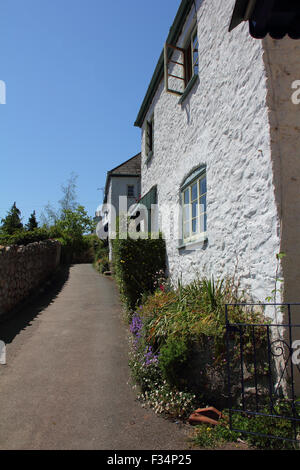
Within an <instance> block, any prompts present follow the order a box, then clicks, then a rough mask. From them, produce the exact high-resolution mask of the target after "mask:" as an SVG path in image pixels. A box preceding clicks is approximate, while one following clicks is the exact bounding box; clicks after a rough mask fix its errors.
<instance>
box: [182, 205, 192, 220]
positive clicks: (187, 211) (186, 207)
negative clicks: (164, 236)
mask: <svg viewBox="0 0 300 470" xmlns="http://www.w3.org/2000/svg"><path fill="white" fill-rule="evenodd" d="M189 219H190V206H189V205H184V206H183V220H184V222H187V221H188V220H189Z"/></svg>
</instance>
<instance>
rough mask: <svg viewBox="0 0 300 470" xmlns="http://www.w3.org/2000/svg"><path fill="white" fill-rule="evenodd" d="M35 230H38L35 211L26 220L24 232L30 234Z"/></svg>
mask: <svg viewBox="0 0 300 470" xmlns="http://www.w3.org/2000/svg"><path fill="white" fill-rule="evenodd" d="M37 228H38V222H37V220H36V215H35V211H33V212H32V214H31V215H30V217H29V219H28V223H27V224H26V230H28V232H32V231H33V230H35V229H37Z"/></svg>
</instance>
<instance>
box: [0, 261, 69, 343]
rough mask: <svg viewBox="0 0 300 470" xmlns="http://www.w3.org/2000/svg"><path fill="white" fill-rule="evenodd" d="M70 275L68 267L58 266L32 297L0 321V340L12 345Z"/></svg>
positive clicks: (56, 294) (51, 300)
mask: <svg viewBox="0 0 300 470" xmlns="http://www.w3.org/2000/svg"><path fill="white" fill-rule="evenodd" d="M69 274H70V266H68V265H63V266H60V267H59V268H58V269H57V271H56V272H55V273H54V274H53V275H52V276H51V277H50V278H49V279H48V280H46V281H45V283H44V284H42V285H41V286H39V287H38V288H37V290H36V292H35V294H34V295H32V296H30V297H29V298H28V299H26V300H25V302H24V303H23V304H21V305H19V306H18V307H16V308H15V309H14V310H13V311H12V312H10V314H8V315H7V316H6V317H5V318H3V319H2V320H1V321H0V338H1V340H2V341H4V342H5V343H6V344H9V343H12V341H13V340H14V338H15V337H16V336H17V335H18V334H19V333H20V332H21V331H22V330H25V329H26V328H27V327H28V326H31V322H32V321H33V320H34V319H35V318H36V317H38V315H39V314H40V313H41V312H42V311H43V310H44V309H45V308H46V307H48V305H50V304H52V303H53V302H54V301H55V299H56V298H57V296H58V295H59V293H60V292H61V290H62V288H63V286H64V284H65V283H66V282H67V280H68V278H69Z"/></svg>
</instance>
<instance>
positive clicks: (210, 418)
mask: <svg viewBox="0 0 300 470" xmlns="http://www.w3.org/2000/svg"><path fill="white" fill-rule="evenodd" d="M222 417H223V416H222V413H221V412H220V411H218V410H217V409H216V408H214V407H213V406H210V407H209V408H199V409H198V410H196V411H194V413H192V414H191V416H190V417H189V423H190V424H202V423H205V424H211V425H212V426H216V425H217V424H218V421H219V419H220V418H222Z"/></svg>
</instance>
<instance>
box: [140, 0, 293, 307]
mask: <svg viewBox="0 0 300 470" xmlns="http://www.w3.org/2000/svg"><path fill="white" fill-rule="evenodd" d="M239 3H241V2H239ZM250 3H251V2H250ZM254 3H255V2H254ZM243 4H244V5H245V4H247V2H245V1H244V2H243ZM252 4H253V2H252ZM234 6H235V0H227V1H224V0H195V1H193V0H183V1H182V2H181V5H180V7H179V10H178V12H177V15H176V18H175V20H174V23H173V25H172V27H171V29H170V32H169V35H168V38H167V41H166V44H167V46H166V47H165V49H164V50H163V51H162V53H161V56H160V58H159V61H158V63H157V66H156V69H155V71H154V74H153V77H152V79H151V82H150V85H149V88H148V90H147V93H146V96H145V98H144V101H143V103H142V106H141V108H140V111H139V113H138V116H137V119H136V122H135V125H136V126H138V127H140V128H141V129H142V152H141V165H142V196H145V195H147V194H148V193H149V192H150V191H151V189H152V188H154V187H155V190H156V194H157V202H158V205H159V207H160V208H164V210H163V215H162V217H161V223H162V229H163V232H165V229H166V220H167V219H168V218H169V220H170V221H171V224H170V226H171V234H170V236H169V234H168V235H167V236H166V234H165V236H166V245H167V258H168V268H169V274H170V277H171V279H172V280H173V281H174V282H176V281H177V280H178V279H180V278H182V281H183V282H184V283H187V282H189V281H191V280H192V279H194V278H195V277H196V276H197V275H200V276H201V275H207V276H211V275H214V277H215V278H218V277H224V276H226V275H231V276H232V275H233V274H234V273H235V276H236V277H237V278H238V279H239V281H240V283H241V287H242V288H245V289H247V291H248V292H249V293H250V295H251V296H252V297H253V298H254V299H257V300H259V301H265V299H266V297H267V296H270V295H272V294H271V293H272V291H273V289H274V282H275V277H276V272H278V276H279V277H282V278H283V279H284V284H283V286H284V299H285V301H288V302H297V301H298V302H299V301H300V289H299V285H300V217H299V214H300V105H299V104H298V105H297V104H294V103H293V101H294V102H295V99H293V100H292V95H293V93H294V94H295V91H296V90H295V89H296V86H297V83H295V81H296V80H300V41H297V40H295V39H291V38H290V37H288V36H285V37H284V38H283V39H280V40H276V39H273V38H272V37H270V35H266V37H265V38H263V39H255V38H253V37H252V36H251V35H250V34H249V28H248V24H247V23H242V24H240V25H238V26H237V27H236V28H235V29H233V31H231V32H229V30H228V27H229V23H230V20H231V17H232V12H233V9H234ZM298 24H299V23H298ZM182 64H183V65H182ZM176 77H177V78H176ZM299 85H300V82H299V83H298V87H299ZM298 95H299V93H298ZM294 96H295V95H294ZM185 202H186V203H188V202H189V203H190V207H189V209H188V210H183V211H182V214H179V215H178V214H177V213H176V212H178V209H179V208H180V207H182V206H183V205H184V203H185ZM182 229H183V230H182ZM166 230H167V229H166ZM181 231H182V234H181V235H180V232H181ZM177 234H178V235H177ZM280 252H285V254H286V256H285V258H284V259H283V260H282V266H278V265H277V263H278V260H277V257H276V255H277V254H279V253H280ZM280 286H281V285H280Z"/></svg>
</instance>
